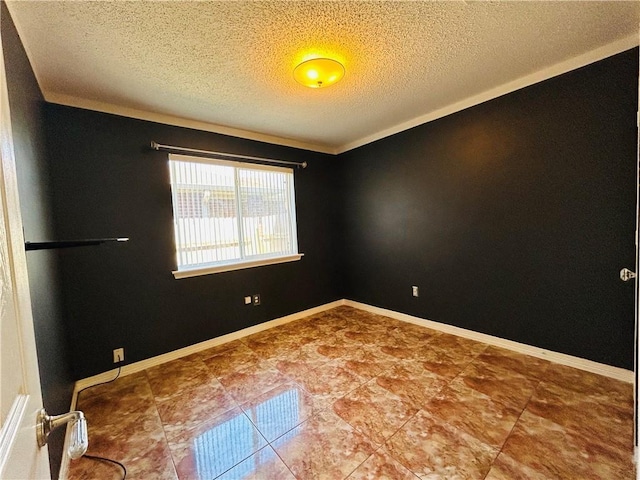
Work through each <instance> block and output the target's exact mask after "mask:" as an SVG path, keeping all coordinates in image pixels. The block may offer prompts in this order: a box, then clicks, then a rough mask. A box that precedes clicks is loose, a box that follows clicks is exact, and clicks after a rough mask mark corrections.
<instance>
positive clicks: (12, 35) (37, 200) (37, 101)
mask: <svg viewBox="0 0 640 480" xmlns="http://www.w3.org/2000/svg"><path fill="white" fill-rule="evenodd" d="M0 9H1V11H0V18H1V22H2V23H1V28H2V48H3V52H4V60H5V70H6V76H7V87H8V92H9V107H10V110H11V127H12V129H13V141H14V149H15V158H16V167H17V172H18V191H19V195H20V207H21V213H22V221H23V224H24V234H25V238H26V239H28V240H43V239H50V238H54V233H53V222H52V213H51V209H50V205H51V200H52V195H51V190H50V188H49V171H48V163H47V150H46V146H45V134H44V123H43V115H42V109H43V107H44V99H43V97H42V94H41V93H40V88H39V87H38V84H37V82H36V79H35V76H34V75H33V71H32V70H31V66H30V64H29V60H28V59H27V56H26V55H25V52H24V49H23V47H22V43H21V42H20V38H19V36H18V33H17V32H16V29H15V26H14V25H13V22H12V20H11V17H10V15H9V12H8V10H7V6H6V4H5V3H4V2H2V4H1V5H0ZM57 260H58V259H57V254H56V252H54V251H42V252H27V268H28V273H29V285H30V289H31V304H32V310H33V320H34V329H35V337H36V347H37V351H38V365H39V368H40V383H41V386H42V397H43V402H44V406H45V408H46V409H47V411H48V412H49V413H51V414H59V413H64V412H66V411H68V410H69V405H70V404H71V395H72V393H73V378H72V376H71V371H70V368H69V362H68V359H67V353H66V352H67V349H66V340H65V332H64V324H63V318H64V315H63V312H62V306H61V301H60V294H59V288H58V287H59V279H58V263H57ZM49 438H50V443H49V457H50V464H51V476H52V477H53V478H58V471H59V468H60V460H61V458H62V448H63V442H64V429H59V430H56V431H54V432H52V434H51V436H50V437H49Z"/></svg>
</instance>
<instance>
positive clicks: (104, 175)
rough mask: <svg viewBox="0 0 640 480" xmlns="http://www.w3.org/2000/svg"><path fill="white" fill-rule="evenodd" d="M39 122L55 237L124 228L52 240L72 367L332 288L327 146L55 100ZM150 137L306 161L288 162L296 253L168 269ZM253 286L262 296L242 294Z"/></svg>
mask: <svg viewBox="0 0 640 480" xmlns="http://www.w3.org/2000/svg"><path fill="white" fill-rule="evenodd" d="M46 124H47V130H48V146H49V151H50V157H51V161H52V165H53V175H52V186H53V191H54V192H55V193H54V218H55V219H56V230H57V233H58V235H59V237H60V238H64V239H81V238H100V237H115V236H128V237H130V238H131V240H130V241H129V242H128V243H126V244H109V245H103V246H98V247H83V248H75V249H67V250H62V251H60V257H61V268H62V272H63V277H62V287H63V292H64V295H65V306H66V313H67V318H66V322H67V327H68V331H69V336H70V341H71V345H72V348H71V355H72V363H73V369H74V374H75V377H76V378H83V377H87V376H90V375H93V374H96V373H100V372H103V371H105V370H108V369H110V368H112V366H113V363H112V350H113V349H114V348H116V347H124V348H125V356H126V360H127V362H135V361H138V360H143V359H146V358H149V357H152V356H155V355H159V354H162V353H166V352H169V351H172V350H176V349H178V348H181V347H185V346H189V345H192V344H195V343H198V342H201V341H204V340H208V339H211V338H213V337H216V336H219V335H224V334H227V333H230V332H234V331H237V330H240V329H242V328H245V327H249V326H252V325H256V324H258V323H261V322H264V321H267V320H271V319H274V318H277V317H281V316H284V315H287V314H290V313H294V312H298V311H301V310H304V309H307V308H311V307H315V306H318V305H321V304H324V303H327V302H331V301H334V300H337V299H338V298H340V297H339V296H338V294H337V293H336V291H335V289H334V283H335V277H336V274H337V272H336V267H337V264H336V262H334V258H333V255H334V252H335V251H336V250H338V249H339V248H340V246H339V245H338V244H337V238H338V237H337V234H338V232H337V228H336V225H337V218H338V214H339V205H338V204H337V201H336V198H337V196H336V192H335V188H336V187H335V182H334V178H335V177H334V173H335V172H334V165H335V164H336V162H338V161H339V160H338V159H336V158H335V157H331V156H328V155H323V154H318V153H312V152H308V151H304V150H298V149H293V148H287V147H280V146H274V145H268V144H264V143H260V142H253V141H249V140H242V139H238V138H233V137H228V136H224V135H217V134H213V133H207V132H202V131H195V130H189V129H186V128H180V127H173V126H168V125H162V124H158V123H153V122H147V121H141V120H134V119H130V118H124V117H119V116H115V115H108V114H103V113H97V112H92V111H88V110H81V109H76V108H70V107H62V106H56V105H48V108H47V115H46ZM151 140H155V141H157V142H159V143H163V144H169V145H178V146H186V147H190V148H197V149H205V150H214V151H223V152H229V153H236V154H245V155H251V156H261V157H270V158H279V159H282V160H288V161H295V162H302V161H307V162H308V163H309V166H308V168H306V169H304V170H296V172H295V186H296V207H297V219H298V243H299V248H300V252H302V253H304V257H303V258H302V260H300V261H298V262H292V263H286V264H280V265H270V266H264V267H259V268H253V269H249V270H241V271H235V272H227V273H220V274H215V275H206V276H200V277H195V278H187V279H180V280H176V279H174V278H173V275H172V274H171V271H172V270H175V269H176V264H175V253H174V244H173V226H172V208H171V192H170V186H169V173H168V168H167V154H166V153H163V152H157V151H153V150H151V149H150V148H149V143H150V141H151ZM254 293H260V294H261V296H262V304H261V305H260V306H257V307H253V306H246V305H244V301H243V298H244V296H245V295H251V294H254Z"/></svg>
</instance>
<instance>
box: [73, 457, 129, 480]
mask: <svg viewBox="0 0 640 480" xmlns="http://www.w3.org/2000/svg"><path fill="white" fill-rule="evenodd" d="M84 458H88V459H89V460H96V461H98V462H109V463H113V464H114V465H117V466H119V467H120V468H121V469H122V480H125V479H126V478H127V467H125V466H124V465H123V464H122V463H120V462H119V461H117V460H111V459H110V458H104V457H96V456H95V455H84Z"/></svg>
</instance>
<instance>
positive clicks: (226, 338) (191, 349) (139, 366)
mask: <svg viewBox="0 0 640 480" xmlns="http://www.w3.org/2000/svg"><path fill="white" fill-rule="evenodd" d="M344 304H345V301H344V300H336V301H335V302H331V303H325V304H324V305H320V306H318V307H314V308H309V309H308V310H303V311H301V312H297V313H292V314H291V315H287V316H285V317H280V318H276V319H274V320H269V321H267V322H264V323H260V324H258V325H254V326H252V327H248V328H243V329H242V330H238V331H236V332H232V333H229V334H227V335H222V336H220V337H215V338H212V339H210V340H205V341H204V342H200V343H196V344H195V345H189V346H188V347H184V348H180V349H178V350H174V351H172V352H168V353H163V354H162V355H158V356H156V357H151V358H147V359H146V360H141V361H139V362H135V363H130V364H129V365H124V366H123V367H122V371H121V372H120V376H121V377H123V376H125V375H131V374H132V373H137V372H141V371H142V370H146V369H147V368H151V367H155V366H157V365H161V364H163V363H167V362H170V361H172V360H176V359H178V358H182V357H186V356H188V355H192V354H194V353H198V352H201V351H203V350H206V349H208V348H211V347H216V346H218V345H222V344H223V343H227V342H231V341H233V340H238V339H240V338H243V337H246V336H248V335H252V334H254V333H258V332H262V331H263V330H268V329H270V328H273V327H277V326H278V325H284V324H285V323H289V322H292V321H294V320H298V319H300V318H304V317H307V316H309V315H315V314H316V313H320V312H324V311H325V310H330V309H332V308H335V307H339V306H341V305H344ZM115 371H116V369H114V370H109V371H108V372H103V373H99V374H98V375H94V376H92V377H88V378H83V379H81V380H78V381H77V382H76V386H75V389H74V392H73V403H74V404H75V401H76V396H77V393H78V391H80V390H82V389H83V388H86V387H91V386H93V385H97V384H99V383H102V382H106V381H108V380H111V379H112V378H113V377H114V375H115Z"/></svg>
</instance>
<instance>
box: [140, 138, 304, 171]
mask: <svg viewBox="0 0 640 480" xmlns="http://www.w3.org/2000/svg"><path fill="white" fill-rule="evenodd" d="M151 148H153V149H154V150H161V151H164V152H173V153H187V154H191V155H196V156H199V157H212V158H222V159H230V160H237V161H242V160H246V161H249V162H254V163H273V164H277V165H292V166H294V167H298V168H307V162H302V163H298V162H287V161H285V160H275V159H273V158H262V157H249V156H247V155H236V154H235V153H223V152H211V151H209V150H198V149H196V148H185V147H176V146H173V145H162V144H160V143H158V142H153V141H152V142H151Z"/></svg>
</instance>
